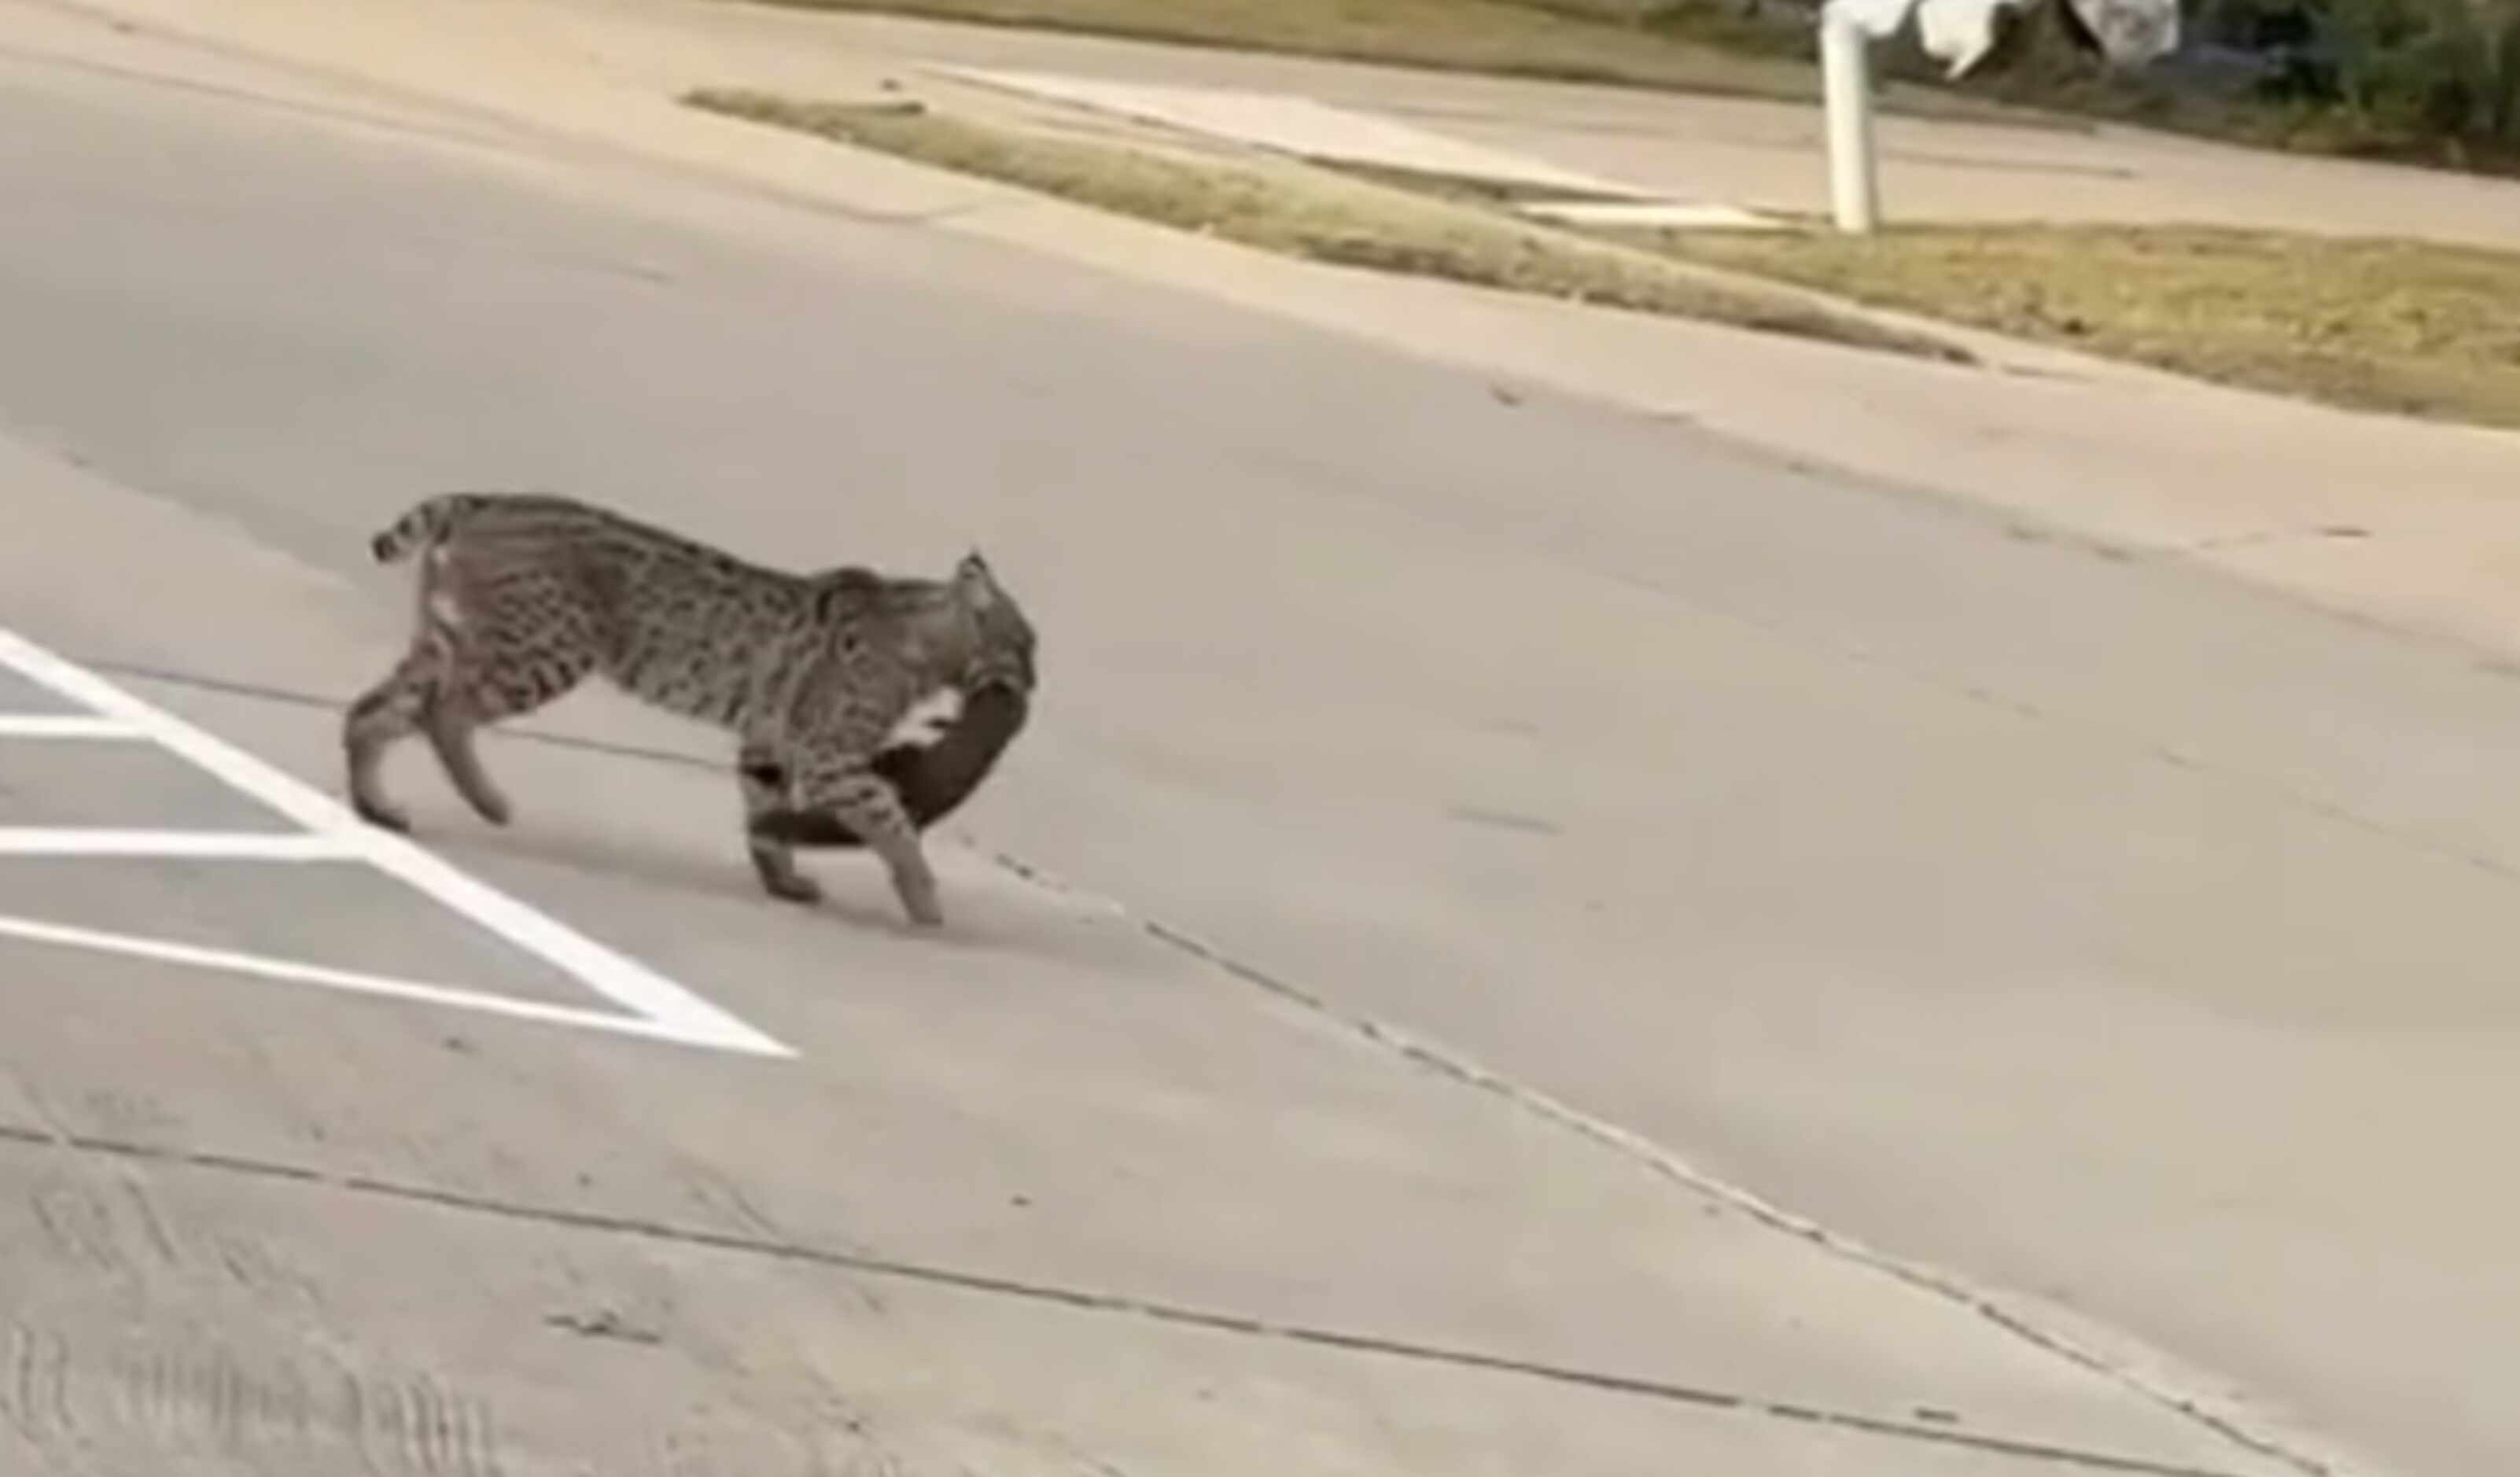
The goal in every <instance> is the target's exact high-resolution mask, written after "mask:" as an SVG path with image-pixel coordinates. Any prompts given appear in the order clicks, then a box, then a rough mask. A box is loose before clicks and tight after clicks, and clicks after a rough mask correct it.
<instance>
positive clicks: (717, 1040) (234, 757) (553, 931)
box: [0, 630, 795, 1057]
mask: <svg viewBox="0 0 2520 1477" xmlns="http://www.w3.org/2000/svg"><path fill="white" fill-rule="evenodd" d="M0 665H6V666H8V667H11V668H13V669H15V670H16V671H17V672H18V673H19V674H20V675H21V676H22V677H25V678H26V679H27V680H29V681H31V682H34V683H36V684H38V685H40V686H42V687H45V688H48V689H50V690H51V691H52V692H54V693H55V694H59V695H60V696H63V697H66V698H67V699H69V700H70V701H71V702H74V703H77V704H79V705H81V706H83V707H86V708H90V709H92V710H94V711H95V712H96V713H98V714H100V715H102V716H104V717H108V718H112V719H116V720H118V721H120V722H123V723H126V724H129V725H131V726H132V727H133V728H135V729H138V730H139V731H141V732H142V733H143V734H145V735H147V736H148V737H149V738H150V739H154V740H156V741H157V742H158V743H159V744H160V745H162V746H164V747H165V748H167V749H169V750H171V751H173V752H174V753H176V754H178V755H180V756H182V757H183V758H186V759H189V760H191V761H192V762H193V763H194V764H196V765H199V766H200V767H201V768H203V769H204V770H207V771H208V772H209V773H210V774H212V775H214V776H216V777H217V778H219V779H220V780H223V781H225V782H227V783H228V784H229V785H231V786H233V787H234V788H236V789H239V790H242V791H243V792H245V793H246V794H248V795H250V796H252V797H253V798H254V799H256V800H259V801H261V802H262V803H263V804H265V805H267V806H269V807H271V808H272V809H273V810H275V811H277V812H279V813H280V814H281V815H283V816H286V817H288V818H289V819H290V820H292V821H294V822H296V823H297V824H298V825H299V826H302V827H304V828H306V829H308V830H310V831H313V832H314V833H316V834H317V835H319V836H324V837H330V838H333V839H335V840H337V841H339V842H340V843H342V845H343V846H344V847H345V849H346V850H347V852H348V853H349V854H350V855H352V856H354V857H355V858H356V859H358V860H360V861H363V862H365V863H367V864H368V865H369V866H371V867H374V868H376V869H377V870H378V871H380V872H382V873H386V874H387V875H389V876H392V877H394V878H396V879H397V880H399V881H402V882H403V883H405V884H407V885H409V886H411V887H414V888H417V889H418V890H420V891H422V892H424V893H427V895H428V896H430V897H431V898H434V899H436V900H437V901H438V902H439V903H441V904H443V905H445V906H446V907H448V908H451V909H453V910H455V911H456V912H457V913H460V914H463V915H464V916H465V917H466V918H471V919H472V921H473V922H475V923H478V924H480V925H481V926H482V927H484V928H486V929H488V930H490V931H491V932H493V933H495V934H498V935H499V936H500V937H501V938H504V939H506V940H507V941H508V942H509V943H511V944H514V945H516V946H517V948H519V949H522V950H524V951H526V952H527V953H529V954H532V955H535V956H536V957H538V958H540V959H541V960H543V961H544V962H547V963H550V964H553V965H555V966H557V967H559V968H561V969H562V970H564V971H566V972H567V973H569V974H571V975H574V976H576V978H577V979H578V981H579V982H580V983H582V984H584V985H585V986H586V987H587V988H588V989H591V990H593V991H595V992H596V993H597V994H599V995H601V996H603V997H604V998H605V999H607V1000H609V1001H611V1002H612V1003H613V1004H615V1005H617V1006H620V1007H623V1008H624V1009H627V1010H632V1011H635V1012H637V1014H638V1015H640V1016H641V1017H643V1018H644V1020H645V1022H646V1024H645V1025H644V1026H642V1027H640V1028H639V1029H637V1030H634V1031H633V1033H632V1034H638V1035H651V1036H654V1037H657V1038H660V1039H663V1040H669V1041H677V1042H682V1043H684V1044H686V1045H689V1046H696V1047H711V1048H715V1049H718V1050H720V1051H727V1052H746V1053H749V1054H753V1055H759V1056H778V1057H786V1056H792V1055H794V1054H795V1053H794V1052H790V1051H789V1050H788V1049H787V1047H785V1046H782V1045H781V1044H780V1043H779V1042H777V1041H775V1040H773V1039H772V1038H770V1037H768V1036H765V1035H763V1034H762V1033H761V1032H759V1031H756V1030H754V1029H753V1028H752V1027H750V1026H748V1025H745V1024H744V1023H743V1022H742V1021H741V1020H738V1019H736V1018H735V1017H734V1016H733V1015H730V1014H728V1013H727V1012H726V1011H724V1010H721V1009H719V1008H718V1007H715V1006H713V1005H710V1004H709V1003H708V1002H707V1001H704V1000H702V999H700V998H699V997H698V996H697V995H694V994H693V993H692V992H690V991H689V990H686V989H684V988H683V987H682V986H680V985H678V984H675V983H674V982H673V981H672V980H669V979H667V978H665V977H664V976H663V975H661V974H658V973H656V972H655V971H654V970H652V969H650V968H649V967H648V966H647V965H645V964H642V963H640V962H637V961H636V960H633V959H630V958H628V957H627V956H625V955H622V954H618V953H615V952H614V951H612V950H610V949H607V948H606V947H605V946H604V945H602V944H599V943H597V942H596V941H595V940H593V939H591V938H588V937H587V936H585V935H584V934H582V933H579V932H577V931H576V930H575V929H573V928H570V927H569V926H568V925H566V924H564V923H562V922H561V921H559V920H558V919H556V918H549V917H546V916H545V915H543V914H541V913H538V912H536V911H535V910H534V909H532V908H529V907H527V906H526V905H525V904H523V903H520V902H518V901H517V900H516V899H515V898H512V897H510V896H508V895H507V894H506V893H503V892H501V891H499V890H498V889H496V888H494V887H490V886H488V885H486V884H484V883H482V882H478V881H475V880H474V879H473V878H472V877H471V876H469V875H467V874H466V873H462V872H459V871H457V870H456V869H455V868H454V867H452V866H449V865H448V864H447V863H445V862H444V861H442V860H440V859H439V858H437V857H436V856H435V855H433V854H431V853H429V852H427V851H425V850H423V849H422V848H421V847H419V846H417V845H415V844H414V843H412V842H411V841H410V840H408V839H406V838H404V837H402V836H398V835H395V834H393V833H392V832H390V831H385V830H380V829H378V828H375V827H372V826H369V825H367V824H366V823H365V822H363V821H361V820H360V819H359V818H358V817H357V816H355V815H353V814H352V813H351V812H350V810H349V808H348V807H346V806H344V805H341V804H340V803H339V802H337V801H336V800H334V799H333V798H332V797H331V796H329V795H326V794H324V793H323V792H321V791H320V790H317V789H315V788H313V787H312V786H310V785H307V784H304V783H299V782H298V781H297V780H295V779H293V778H291V777H290V776H288V775H285V774H282V773H281V772H280V771H279V770H277V769H274V768H272V767H271V766H270V765H268V764H265V763H263V762H262V761H261V760H259V759H256V758H254V757H253V756H252V755H250V754H248V753H246V752H245V751H244V750H242V749H239V748H237V747H235V746H234V745H232V744H229V743H228V742H227V741H226V740H224V739H218V738H216V737H214V736H212V735H210V734H208V733H205V732H203V730H201V729H197V728H195V727H193V726H192V725H191V724H189V723H186V722H184V721H183V720H182V719H180V718H177V717H175V716H174V715H173V714H171V713H167V712H164V711H162V710H160V709H158V708H156V707H153V706H151V705H150V704H148V703H146V702H143V701H141V700H140V699H139V698H137V697H134V696H132V695H130V694H127V693H125V692H123V691H122V690H121V689H120V688H117V687H115V686H114V685H113V684H112V683H110V682H108V681H106V680H105V679H104V678H102V677H99V676H97V675H96V674H95V673H93V672H90V671H88V670H87V669H86V668H84V667H81V666H78V665H77V664H75V663H73V662H70V661H67V660H66V659H64V658H62V657H59V656H56V655H54V654H53V653H52V652H50V651H47V650H45V649H43V648H41V647H38V646H36V645H35V644H34V643H32V642H30V641H27V640H26V639H24V638H23V637H21V636H19V635H17V634H16V633H14V632H10V631H5V630H0ZM422 988H428V987H422ZM453 994H454V996H456V997H463V998H477V999H481V1000H491V999H496V998H497V997H494V996H480V997H466V996H465V992H453ZM510 1013H515V1012H510ZM613 1028H614V1029H622V1028H623V1027H619V1026H616V1027H613Z"/></svg>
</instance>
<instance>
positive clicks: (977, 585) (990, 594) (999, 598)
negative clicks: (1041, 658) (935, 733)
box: [953, 549, 1039, 693]
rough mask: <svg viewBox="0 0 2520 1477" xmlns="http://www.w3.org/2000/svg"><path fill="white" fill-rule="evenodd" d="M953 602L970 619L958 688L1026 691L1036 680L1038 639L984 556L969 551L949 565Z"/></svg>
mask: <svg viewBox="0 0 2520 1477" xmlns="http://www.w3.org/2000/svg"><path fill="white" fill-rule="evenodd" d="M953 590H954V598H955V602H956V604H960V605H961V606H962V608H963V609H964V610H965V611H966V612H967V613H968V615H969V616H970V619H971V630H972V633H973V641H972V647H971V651H970V657H969V660H968V662H967V664H966V665H965V667H964V672H963V681H962V687H963V689H964V691H965V692H970V693H976V692H978V691H980V690H981V689H982V688H988V687H1012V688H1013V689H1014V690H1015V691H1017V692H1019V693H1030V692H1031V691H1032V690H1033V686H1034V684H1035V683H1036V682H1037V681H1039V669H1038V668H1037V666H1036V665H1035V660H1036V655H1035V652H1036V648H1037V646H1038V645H1039V643H1038V640H1037V639H1036V638H1035V637H1034V635H1033V629H1032V622H1031V621H1029V620H1027V619H1025V618H1024V613H1023V610H1022V608H1021V607H1020V606H1018V605H1016V604H1015V601H1014V597H1013V596H1012V595H1009V594H1008V593H1007V590H1006V587H1005V586H1004V585H1001V584H999V583H998V577H997V574H996V573H995V571H993V570H991V569H990V568H989V561H988V560H987V559H983V558H981V557H980V551H978V550H977V549H974V550H972V551H971V552H970V553H968V554H967V555H965V556H963V561H962V562H961V563H959V564H956V565H955V566H954V582H953Z"/></svg>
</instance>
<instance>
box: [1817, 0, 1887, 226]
mask: <svg viewBox="0 0 2520 1477" xmlns="http://www.w3.org/2000/svg"><path fill="white" fill-rule="evenodd" d="M1870 48H1871V39H1870V38H1869V37H1868V36H1867V35H1865V33H1864V27H1863V26H1861V25H1858V24H1856V23H1855V22H1854V21H1852V20H1849V19H1848V18H1847V17H1845V16H1843V15H1841V14H1839V8H1838V7H1837V6H1836V5H1835V4H1829V5H1824V6H1823V7H1822V9H1821V19H1820V80H1821V96H1822V99H1823V103H1824V105H1825V106H1826V109H1827V112H1828V199H1829V206H1830V209H1831V210H1832V212H1833V213H1834V214H1835V215H1836V217H1837V229H1839V230H1840V231H1845V232H1849V233H1852V234H1854V235H1858V236H1862V235H1867V234H1868V233H1870V231H1871V230H1872V228H1873V226H1874V225H1875V224H1876V223H1877V222H1878V221H1879V219H1880V215H1881V193H1880V190H1879V187H1877V186H1876V185H1875V184H1874V183H1873V177H1872V77H1871V57H1870V55H1869V53H1870Z"/></svg>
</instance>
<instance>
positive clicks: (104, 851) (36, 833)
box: [0, 826, 366, 862]
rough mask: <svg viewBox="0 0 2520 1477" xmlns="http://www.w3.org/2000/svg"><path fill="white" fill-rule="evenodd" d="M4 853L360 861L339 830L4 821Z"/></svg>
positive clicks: (0, 843) (0, 832)
mask: <svg viewBox="0 0 2520 1477" xmlns="http://www.w3.org/2000/svg"><path fill="white" fill-rule="evenodd" d="M0 857H201V858H208V859H212V860H216V861H224V862H358V861H364V860H366V859H365V858H363V857H361V856H360V855H359V853H358V852H357V851H356V850H355V849H354V848H352V847H351V846H349V845H348V844H347V843H345V842H344V841H343V840H342V839H341V838H340V837H339V836H318V835H311V834H309V833H307V832H305V831H302V830H277V831H275V830H111V829H107V828H102V827H58V828H56V827H38V826H0Z"/></svg>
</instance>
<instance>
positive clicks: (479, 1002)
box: [0, 915, 686, 1042]
mask: <svg viewBox="0 0 2520 1477" xmlns="http://www.w3.org/2000/svg"><path fill="white" fill-rule="evenodd" d="M0 938H15V939H23V940H25V941H26V942H28V943H33V944H51V945H56V946H59V947H62V948H67V949H85V950H89V951H91V952H93V953H99V954H115V955H121V956H123V957H125V958H129V959H145V960H152V961H155V962H158V963H164V964H186V965H190V966H192V967H194V968H198V969H210V970H215V971H217V972H219V973H223V974H247V975H258V976H261V977H262V978H265V979H276V980H284V981H287V982H288V983H291V984H299V985H321V986H324V987H325V988H327V989H331V990H347V991H349V992H351V993H352V994H356V995H381V996H383V997H384V998H386V999H388V1000H402V1001H414V1002H418V1003H419V1004H422V1005H430V1006H453V1007H458V1008H460V1009H466V1010H481V1011H486V1012H488V1013H490V1014H492V1015H506V1016H511V1017H514V1018H515V1019H517V1020H532V1021H542V1022H545V1023H548V1024H554V1025H566V1026H584V1027H586V1028H587V1029H589V1030H595V1031H612V1032H616V1033H618V1034H620V1035H624V1036H644V1037H649V1038H652V1039H655V1040H660V1041H675V1042H679V1041H683V1040H685V1039H686V1038H685V1037H684V1036H683V1034H682V1033H681V1032H680V1031H678V1030H676V1029H674V1028H673V1027H671V1026H667V1025H664V1024H661V1023H659V1022H657V1021H652V1020H648V1019H645V1018H643V1017H641V1016H636V1015H622V1014H617V1013H615V1012H613V1011H610V1010H581V1009H576V1008H573V1007H568V1006H550V1005H544V1004H543V1003H541V1002H540V1001H531V1000H517V999H515V998H514V997H511V996H506V995H487V994H483V993H481V992H479V991H474V990H448V989H444V988H441V987H439V986H436V985H424V984H419V983H417V982H415V981H412V980H407V979H394V978H391V977H389V976H386V975H382V974H362V973H359V972H358V971H356V970H352V969H333V968H327V967H325V966H324V965H321V964H301V963H297V962H293V961H290V960H285V959H266V958H264V957H263V956H260V955H255V954H239V953H235V952H233V951H231V950H226V949H203V948H201V947H198V946H196V945H192V944H178V943H171V942H169V941H167V940H164V939H152V938H141V937H139V936H137V935H135V934H128V933H108V932H105V931H103V930H100V929H95V928H74V927H71V926H68V925H67V924H63V923H47V922H42V921H39V920H37V919H34V918H11V917H8V916H6V915H0Z"/></svg>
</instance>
